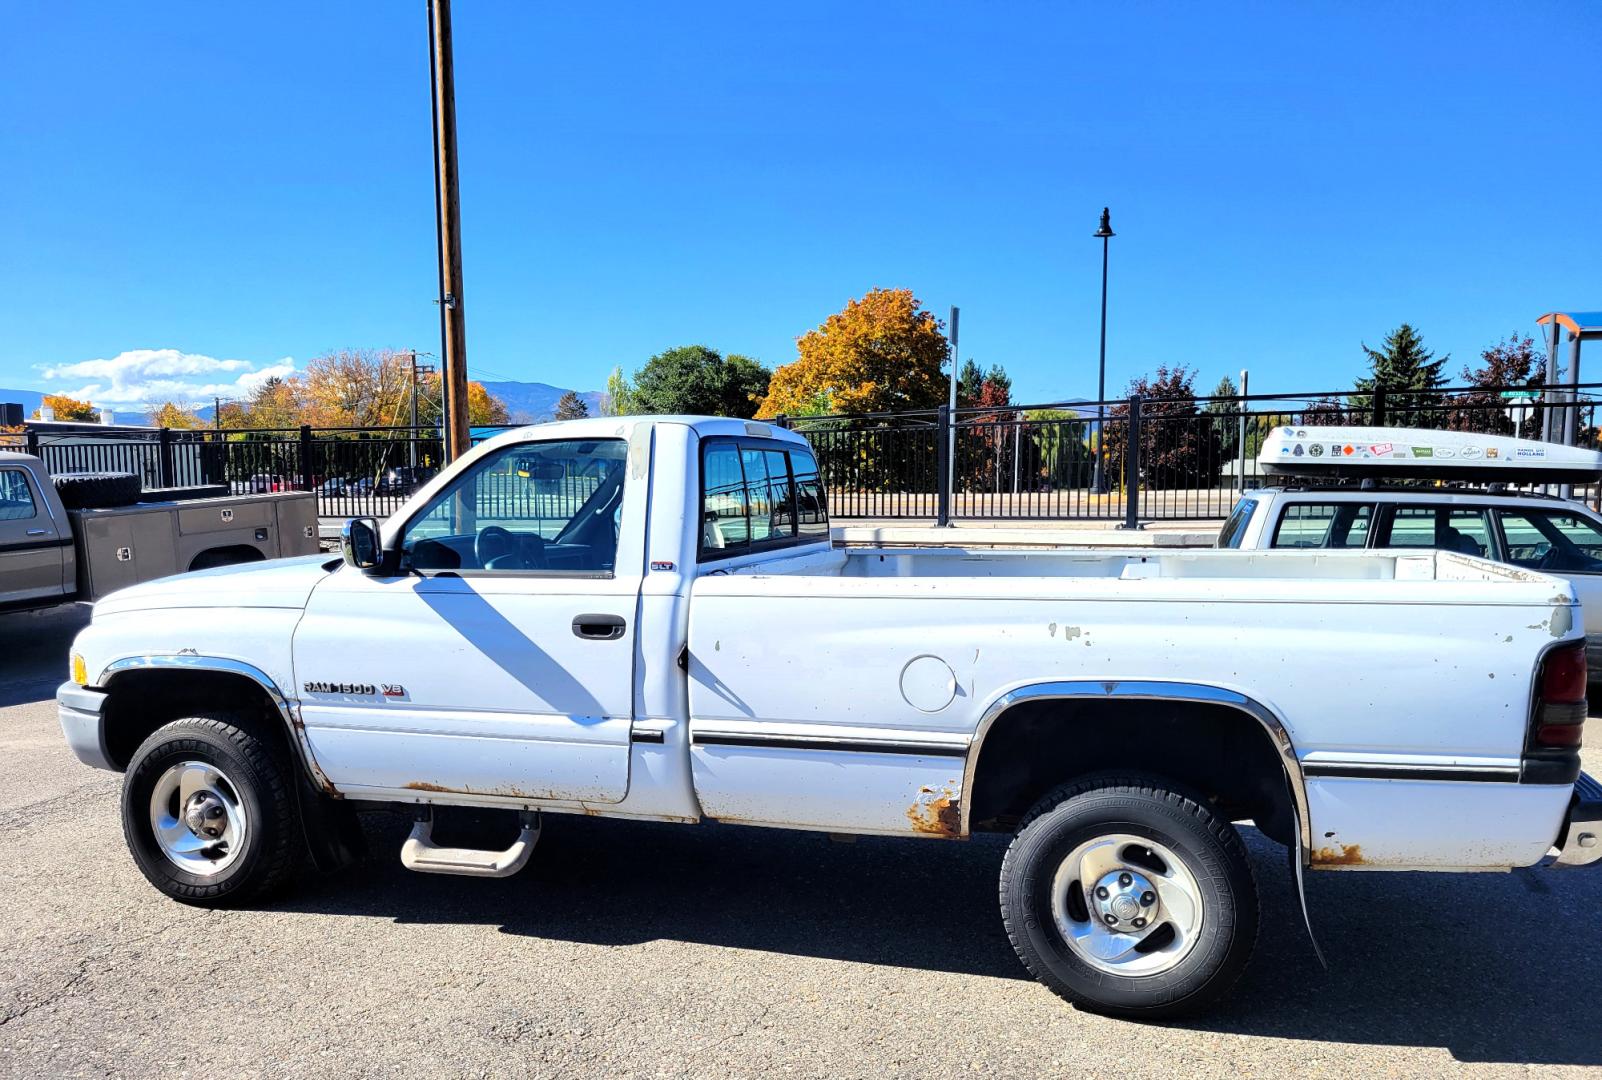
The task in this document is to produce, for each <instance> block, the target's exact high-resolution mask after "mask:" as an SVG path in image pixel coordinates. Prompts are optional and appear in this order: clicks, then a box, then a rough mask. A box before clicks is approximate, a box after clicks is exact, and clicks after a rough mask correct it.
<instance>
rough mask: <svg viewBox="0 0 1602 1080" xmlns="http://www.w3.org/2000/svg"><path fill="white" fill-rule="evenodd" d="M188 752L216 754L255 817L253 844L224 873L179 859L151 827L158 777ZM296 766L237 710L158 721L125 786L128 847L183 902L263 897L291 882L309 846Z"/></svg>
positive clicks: (250, 832)
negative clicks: (194, 868) (200, 870)
mask: <svg viewBox="0 0 1602 1080" xmlns="http://www.w3.org/2000/svg"><path fill="white" fill-rule="evenodd" d="M186 758H189V759H195V760H202V761H210V762H211V763H213V764H215V765H217V766H218V767H219V768H220V769H221V770H222V771H223V772H224V773H226V774H227V776H228V778H229V779H230V780H231V781H233V783H234V785H235V788H236V789H237V790H236V794H237V795H238V796H239V799H240V801H241V803H242V804H243V806H244V809H245V813H246V815H247V821H248V822H249V825H248V828H247V833H246V839H245V850H244V851H242V852H240V854H239V856H238V857H237V858H236V860H235V861H234V863H233V865H232V866H230V867H229V868H228V869H227V870H225V871H223V872H222V873H221V874H219V875H218V876H216V877H200V876H197V875H195V874H190V873H187V872H185V871H184V870H182V869H180V868H179V867H177V866H175V865H174V864H173V863H172V862H171V861H170V860H169V859H168V858H167V857H166V855H164V854H163V853H162V851H161V849H160V847H159V846H158V845H157V843H156V840H155V837H154V835H153V834H152V832H151V828H150V794H151V790H152V788H154V786H155V782H156V779H157V778H158V777H160V775H161V774H162V773H163V772H165V771H166V769H167V768H168V767H169V766H171V765H173V764H174V763H176V762H178V761H181V760H184V759H186ZM293 780H294V771H293V766H292V765H291V764H290V763H289V762H288V761H286V760H284V758H283V756H282V754H280V753H279V752H278V751H277V749H276V748H275V747H273V746H272V745H271V744H269V743H267V742H265V741H264V740H262V739H260V738H258V737H257V736H255V735H254V734H252V733H251V732H250V731H249V730H248V729H247V727H245V726H242V718H240V717H237V716H234V715H232V714H227V713H223V714H206V715H196V716H189V717H185V718H183V719H181V720H174V721H172V722H170V723H167V724H164V725H163V726H162V727H160V728H158V729H156V731H155V732H153V733H152V734H151V735H150V737H149V738H147V739H146V740H145V741H144V742H143V743H142V744H140V746H139V749H138V750H136V751H135V752H134V755H133V758H132V760H131V761H130V762H129V765H128V772H127V774H126V776H125V777H124V781H123V789H122V827H123V836H124V838H125V840H126V841H127V844H128V850H129V851H130V853H132V855H133V857H134V862H135V864H136V865H137V866H138V867H139V870H140V872H141V873H143V874H144V875H145V878H146V879H147V880H149V881H150V883H151V884H152V885H154V886H155V887H156V888H157V889H159V890H161V891H162V892H163V893H165V894H166V895H168V896H169V897H171V898H173V899H174V900H179V901H182V902H183V903H188V904H196V905H200V906H205V907H224V906H230V905H235V904H243V903H247V902H249V901H252V900H256V899H259V898H261V897H263V896H266V895H267V894H269V893H271V892H273V891H274V890H276V889H278V888H280V887H281V886H283V885H284V884H285V883H286V882H287V881H288V880H289V878H290V877H291V875H292V874H293V873H294V871H295V869H296V867H297V865H298V863H299V861H300V855H301V849H302V847H303V846H304V845H303V844H302V843H301V841H300V825H299V815H298V812H297V809H296V805H295V796H294V792H293V790H292V788H291V787H290V785H291V783H293Z"/></svg>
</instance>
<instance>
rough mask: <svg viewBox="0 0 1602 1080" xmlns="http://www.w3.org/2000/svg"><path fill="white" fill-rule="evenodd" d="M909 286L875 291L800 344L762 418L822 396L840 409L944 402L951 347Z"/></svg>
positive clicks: (777, 376) (776, 377)
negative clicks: (945, 368) (946, 370)
mask: <svg viewBox="0 0 1602 1080" xmlns="http://www.w3.org/2000/svg"><path fill="white" fill-rule="evenodd" d="M941 330H942V324H941V322H940V320H939V319H937V318H935V316H934V315H933V313H931V312H929V311H925V310H924V309H923V307H922V305H920V304H919V302H918V298H917V297H915V296H913V295H912V291H911V290H910V289H874V290H872V291H871V292H869V293H868V294H867V295H866V296H864V297H862V298H861V299H860V300H852V301H851V302H850V303H848V304H846V306H845V310H843V311H840V312H837V313H836V314H834V315H830V316H829V317H828V318H827V319H825V320H824V321H823V324H822V325H821V326H819V327H818V328H817V329H815V330H809V331H807V332H806V333H805V334H803V335H802V336H801V337H800V339H798V340H797V342H796V353H797V356H796V359H795V361H794V362H793V363H790V364H785V365H784V366H783V367H781V368H779V369H778V370H777V371H775V372H774V373H773V381H772V383H771V385H770V386H769V388H768V396H767V399H766V400H765V401H764V402H763V403H762V408H761V410H760V411H758V413H757V415H758V416H760V417H772V416H778V415H780V414H781V413H784V414H789V415H795V414H799V413H801V412H802V411H803V410H805V409H806V408H808V407H809V406H811V405H814V404H815V403H816V402H817V401H818V399H819V397H820V396H821V397H823V398H825V399H826V400H827V402H828V408H829V409H830V410H831V411H833V412H893V411H901V410H907V409H927V408H933V407H935V406H937V405H939V404H941V402H943V401H944V400H945V396H946V393H947V385H946V378H945V376H944V374H943V370H944V366H945V364H946V361H947V360H948V359H949V357H950V352H951V348H950V344H949V343H948V342H947V341H946V338H945V335H944V334H943V333H942V332H941Z"/></svg>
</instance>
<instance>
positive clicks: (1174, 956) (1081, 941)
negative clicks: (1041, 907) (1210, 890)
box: [1051, 833, 1206, 977]
mask: <svg viewBox="0 0 1602 1080" xmlns="http://www.w3.org/2000/svg"><path fill="white" fill-rule="evenodd" d="M1051 915H1052V919H1053V920H1054V921H1055V922H1056V924H1057V930H1058V931H1059V932H1060V933H1061V934H1062V937H1063V940H1064V941H1066V942H1067V943H1068V947H1069V948H1070V949H1072V950H1073V952H1074V954H1075V955H1076V956H1078V957H1079V959H1081V960H1083V961H1084V962H1085V963H1087V964H1089V965H1090V966H1091V967H1093V968H1096V969H1097V970H1098V971H1104V972H1106V973H1108V974H1110V975H1123V976H1127V977H1140V976H1145V975H1161V974H1163V973H1164V972H1166V971H1170V970H1172V969H1173V968H1174V966H1175V965H1177V964H1178V963H1179V962H1180V961H1181V960H1183V959H1184V958H1185V957H1186V956H1187V955H1189V953H1190V950H1191V949H1192V948H1193V947H1194V946H1195V944H1196V940H1197V938H1198V937H1199V936H1200V934H1201V928H1202V923H1203V921H1204V920H1205V918H1206V909H1205V906H1204V905H1203V903H1202V896H1201V888H1200V887H1199V886H1198V885H1197V883H1196V878H1195V876H1194V875H1193V874H1192V873H1191V872H1190V870H1189V869H1188V868H1186V866H1185V864H1184V862H1183V861H1182V860H1181V859H1180V858H1179V856H1178V855H1176V854H1174V852H1173V851H1172V850H1171V849H1169V848H1168V847H1167V846H1166V845H1164V844H1160V843H1158V842H1156V841H1155V840H1151V839H1149V838H1147V837H1144V836H1135V835H1133V834H1131V833H1110V834H1108V835H1105V836H1098V837H1095V838H1094V839H1091V840H1087V841H1085V842H1084V843H1082V844H1080V845H1079V846H1078V847H1076V848H1074V850H1073V851H1071V852H1069V854H1068V857H1067V858H1065V859H1064V860H1063V861H1062V864H1061V865H1060V866H1058V868H1057V873H1056V875H1055V876H1054V878H1053V879H1052V886H1051Z"/></svg>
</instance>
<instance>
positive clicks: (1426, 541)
mask: <svg viewBox="0 0 1602 1080" xmlns="http://www.w3.org/2000/svg"><path fill="white" fill-rule="evenodd" d="M1381 546H1383V547H1393V548H1436V549H1438V550H1440V551H1455V552H1457V553H1458V554H1459V555H1477V556H1479V557H1481V558H1484V557H1486V556H1488V555H1490V554H1491V525H1490V522H1489V521H1488V520H1487V515H1486V512H1485V511H1484V510H1483V509H1480V508H1475V507H1467V506H1416V505H1415V506H1407V505H1405V504H1404V505H1401V506H1398V507H1396V509H1395V510H1394V511H1393V512H1392V514H1391V527H1390V534H1389V535H1388V536H1386V537H1384V538H1383V539H1382V540H1381Z"/></svg>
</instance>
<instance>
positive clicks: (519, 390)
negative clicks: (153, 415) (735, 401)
mask: <svg viewBox="0 0 1602 1080" xmlns="http://www.w3.org/2000/svg"><path fill="white" fill-rule="evenodd" d="M484 389H486V390H488V391H489V392H490V393H491V394H494V395H495V396H496V397H498V398H500V399H501V400H502V401H503V402H505V403H506V411H507V412H509V413H511V415H512V422H513V423H515V424H532V423H536V422H538V421H540V420H549V419H551V418H552V417H553V416H555V415H556V403H557V402H558V401H559V400H561V397H562V395H563V394H565V393H567V390H566V389H564V388H563V387H560V386H552V385H550V384H549V383H540V382H487V383H485V384H484ZM605 396H606V395H605V394H603V393H602V392H601V391H599V390H587V391H581V392H580V393H579V397H580V399H582V400H583V402H584V405H585V407H586V408H588V409H589V410H590V415H591V416H600V415H601V399H602V398H603V397H605ZM43 398H44V395H43V394H41V393H40V392H39V391H37V390H6V389H4V388H0V402H8V401H14V402H16V403H17V404H19V405H21V406H22V415H23V416H24V417H31V416H32V415H33V414H34V412H35V411H37V410H38V408H39V402H40V401H42V400H43ZM112 411H113V412H114V413H115V414H116V416H117V419H118V420H119V421H120V422H122V423H128V424H142V423H144V422H145V412H144V410H143V409H142V408H137V407H134V406H127V407H124V408H122V409H114V410H112ZM195 412H196V414H197V415H199V417H200V419H201V420H203V421H205V422H206V423H208V424H209V423H211V421H212V419H213V416H212V414H213V409H212V406H210V405H206V406H204V407H202V408H199V409H196V410H195Z"/></svg>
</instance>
